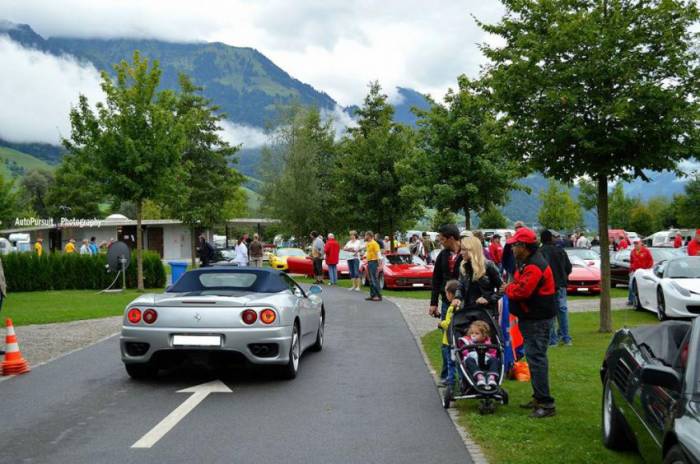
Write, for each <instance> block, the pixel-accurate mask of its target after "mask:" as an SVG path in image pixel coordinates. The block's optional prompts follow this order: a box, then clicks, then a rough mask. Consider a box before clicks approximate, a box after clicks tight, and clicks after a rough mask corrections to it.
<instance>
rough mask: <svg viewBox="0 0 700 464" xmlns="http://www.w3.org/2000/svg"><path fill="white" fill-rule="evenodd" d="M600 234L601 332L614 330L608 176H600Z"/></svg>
mask: <svg viewBox="0 0 700 464" xmlns="http://www.w3.org/2000/svg"><path fill="white" fill-rule="evenodd" d="M598 235H599V237H600V285H601V292H600V329H599V330H600V332H612V313H611V311H610V252H609V251H608V250H609V243H610V240H609V238H608V176H606V175H602V174H601V175H600V176H599V177H598Z"/></svg>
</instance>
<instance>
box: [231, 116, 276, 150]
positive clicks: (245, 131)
mask: <svg viewBox="0 0 700 464" xmlns="http://www.w3.org/2000/svg"><path fill="white" fill-rule="evenodd" d="M219 125H220V126H221V132H220V134H221V138H222V139H223V140H224V141H226V142H228V143H230V144H231V145H242V148H260V147H262V146H263V145H265V144H266V143H267V141H268V135H267V134H266V133H265V131H263V130H262V129H260V128H258V127H252V126H246V125H243V124H237V123H235V122H231V121H221V122H220V123H219Z"/></svg>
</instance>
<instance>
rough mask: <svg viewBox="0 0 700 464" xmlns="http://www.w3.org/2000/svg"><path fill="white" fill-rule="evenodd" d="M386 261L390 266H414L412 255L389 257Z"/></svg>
mask: <svg viewBox="0 0 700 464" xmlns="http://www.w3.org/2000/svg"><path fill="white" fill-rule="evenodd" d="M386 260H387V261H389V264H412V263H413V259H412V258H411V255H387V256H386Z"/></svg>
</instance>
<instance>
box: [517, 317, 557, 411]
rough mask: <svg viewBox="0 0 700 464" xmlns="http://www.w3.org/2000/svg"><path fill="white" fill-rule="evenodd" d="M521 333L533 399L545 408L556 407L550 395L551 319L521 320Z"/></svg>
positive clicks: (519, 322)
mask: <svg viewBox="0 0 700 464" xmlns="http://www.w3.org/2000/svg"><path fill="white" fill-rule="evenodd" d="M518 324H519V325H520V332H521V333H522V334H523V339H524V341H525V357H526V358H527V364H528V366H529V367H530V376H531V379H530V383H531V384H532V392H533V393H532V397H533V398H534V399H535V401H537V402H538V403H540V404H542V405H543V406H544V407H554V398H552V397H551V396H550V394H549V360H548V359H547V348H548V345H549V343H548V342H549V331H550V329H551V327H552V320H551V319H542V320H531V319H520V320H519V321H518Z"/></svg>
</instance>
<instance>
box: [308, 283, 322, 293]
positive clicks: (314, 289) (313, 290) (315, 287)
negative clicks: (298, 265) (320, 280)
mask: <svg viewBox="0 0 700 464" xmlns="http://www.w3.org/2000/svg"><path fill="white" fill-rule="evenodd" d="M321 292H323V290H322V289H321V287H319V286H318V285H312V286H311V287H309V293H310V294H312V295H320V294H321Z"/></svg>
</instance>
